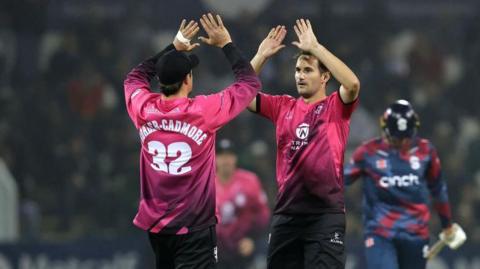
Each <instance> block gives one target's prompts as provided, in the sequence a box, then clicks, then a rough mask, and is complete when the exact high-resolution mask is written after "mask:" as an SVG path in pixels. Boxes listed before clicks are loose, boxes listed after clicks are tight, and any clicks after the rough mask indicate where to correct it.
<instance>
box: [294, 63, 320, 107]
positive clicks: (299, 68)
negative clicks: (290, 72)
mask: <svg viewBox="0 0 480 269" xmlns="http://www.w3.org/2000/svg"><path fill="white" fill-rule="evenodd" d="M326 73H327V72H324V73H321V72H320V69H319V67H318V59H317V58H315V57H313V56H307V55H302V56H300V57H298V59H297V64H296V66H295V82H296V84H297V91H298V93H299V94H300V95H301V96H302V97H303V98H305V99H308V98H310V97H312V96H314V95H315V94H316V93H317V92H319V91H320V90H321V89H325V85H326V83H327V81H328V78H327V77H326V75H325V74H326Z"/></svg>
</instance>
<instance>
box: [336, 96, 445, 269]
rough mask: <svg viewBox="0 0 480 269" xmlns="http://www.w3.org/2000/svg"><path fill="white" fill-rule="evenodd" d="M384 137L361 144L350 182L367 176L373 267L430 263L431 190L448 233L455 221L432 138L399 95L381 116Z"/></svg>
mask: <svg viewBox="0 0 480 269" xmlns="http://www.w3.org/2000/svg"><path fill="white" fill-rule="evenodd" d="M380 122H381V127H382V131H383V136H382V137H378V138H374V139H372V140H370V141H367V142H365V143H364V144H362V145H361V146H360V147H358V148H357V149H356V150H355V152H354V153H353V156H352V159H351V161H350V163H349V164H348V165H347V166H346V168H345V171H344V176H345V182H346V184H351V183H353V182H354V181H355V180H357V179H359V178H363V179H364V180H363V193H364V196H363V225H364V231H365V232H364V235H365V247H366V259H367V264H368V268H369V269H374V268H389V269H407V268H408V269H417V268H418V269H420V268H422V269H423V268H425V266H426V260H425V259H424V258H423V252H424V251H425V250H424V249H425V248H426V246H427V244H428V240H429V231H428V221H429V219H430V210H429V204H430V195H431V196H432V197H433V205H434V207H435V209H436V211H437V212H438V214H439V216H440V222H441V226H442V228H443V229H444V232H445V234H447V236H448V235H450V234H452V231H451V229H450V227H451V225H452V220H451V212H450V204H449V202H448V194H447V185H446V183H445V181H444V180H443V179H442V176H441V168H440V159H439V158H438V154H437V151H436V150H435V148H434V147H433V145H432V143H431V142H430V141H428V140H427V139H423V138H420V137H418V136H417V135H416V133H417V129H418V126H419V119H418V116H417V114H416V113H415V111H414V110H413V108H412V106H411V105H410V103H409V102H407V101H405V100H398V101H396V102H395V103H393V104H392V105H390V106H389V107H388V108H387V110H386V111H385V113H384V114H383V115H382V117H381V118H380Z"/></svg>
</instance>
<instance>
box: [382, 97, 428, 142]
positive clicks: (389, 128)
mask: <svg viewBox="0 0 480 269" xmlns="http://www.w3.org/2000/svg"><path fill="white" fill-rule="evenodd" d="M380 126H381V127H382V130H383V131H384V133H385V134H386V136H387V137H390V138H391V137H393V138H398V139H403V138H412V137H413V136H415V134H416V132H417V129H418V127H420V119H419V117H418V115H417V113H415V111H414V110H413V107H412V105H411V104H410V103H409V102H408V101H406V100H397V101H396V102H394V103H393V104H391V105H390V106H388V108H387V109H386V110H385V112H384V113H383V115H382V116H381V117H380Z"/></svg>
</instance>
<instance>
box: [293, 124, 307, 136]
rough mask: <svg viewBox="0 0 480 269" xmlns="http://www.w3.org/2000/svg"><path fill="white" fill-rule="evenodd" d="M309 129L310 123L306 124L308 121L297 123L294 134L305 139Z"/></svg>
mask: <svg viewBox="0 0 480 269" xmlns="http://www.w3.org/2000/svg"><path fill="white" fill-rule="evenodd" d="M309 129H310V125H308V123H302V124H300V125H298V127H297V130H296V131H295V134H296V135H297V137H298V138H300V139H306V138H307V137H308V132H309Z"/></svg>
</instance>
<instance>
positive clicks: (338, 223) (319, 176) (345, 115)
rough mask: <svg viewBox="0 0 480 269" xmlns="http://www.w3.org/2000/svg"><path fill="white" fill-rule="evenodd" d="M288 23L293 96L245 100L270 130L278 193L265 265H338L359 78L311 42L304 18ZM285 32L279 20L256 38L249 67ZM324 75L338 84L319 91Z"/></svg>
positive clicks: (257, 64)
mask: <svg viewBox="0 0 480 269" xmlns="http://www.w3.org/2000/svg"><path fill="white" fill-rule="evenodd" d="M294 30H295V33H296V35H297V37H298V41H295V42H293V43H292V44H293V45H295V46H296V47H298V48H299V49H300V51H301V52H300V54H299V56H298V58H297V62H296V67H295V81H296V85H297V92H298V94H299V95H300V97H299V98H295V97H292V96H290V95H282V96H272V95H269V94H266V93H260V94H258V95H257V97H256V99H255V100H254V101H253V102H252V103H251V104H250V106H249V109H250V110H251V111H254V112H256V113H258V114H260V115H262V116H264V117H266V118H268V119H270V120H271V121H272V122H273V123H274V125H275V129H276V142H277V164H276V166H277V171H276V172H277V184H278V194H277V199H276V206H275V209H274V213H273V218H272V225H271V233H270V240H269V250H268V258H267V263H268V268H274V269H278V268H295V269H298V268H328V269H332V268H344V267H345V248H344V241H343V237H344V233H345V205H344V194H343V159H344V152H345V146H346V144H347V138H348V133H349V125H350V117H351V115H352V112H353V111H354V109H355V107H356V106H357V104H358V94H359V90H360V82H359V80H358V78H357V77H356V76H355V74H354V73H353V72H352V71H351V70H350V68H348V66H346V65H345V64H344V63H343V62H342V61H341V60H340V59H338V58H337V57H336V56H335V55H333V54H332V53H331V52H330V51H328V50H327V49H326V48H325V47H324V46H322V45H321V44H319V43H318V41H317V38H316V37H315V34H314V33H313V30H312V26H311V24H310V21H309V20H304V19H300V20H297V21H296V24H295V26H294ZM285 35H286V30H285V27H284V26H277V27H275V28H273V29H272V30H271V31H270V33H269V34H268V36H267V37H266V38H265V39H264V40H263V41H262V43H261V44H260V46H259V48H258V51H257V54H256V55H255V57H254V58H253V59H252V60H251V63H252V66H253V67H254V69H255V71H256V72H257V73H259V72H260V70H261V68H262V66H263V64H264V63H265V61H266V60H267V59H268V58H269V57H271V56H272V55H274V54H275V53H276V52H278V51H279V50H280V49H281V48H283V47H284V45H282V41H283V39H284V37H285ZM331 76H333V77H334V78H335V79H336V80H337V81H338V82H339V83H340V84H341V86H340V89H339V90H337V91H336V92H334V93H332V94H330V95H327V94H326V84H327V82H328V80H329V79H330V77H331Z"/></svg>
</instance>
